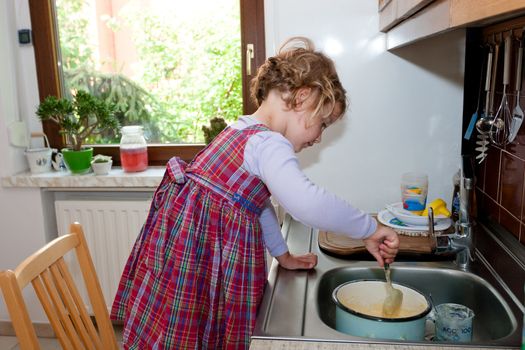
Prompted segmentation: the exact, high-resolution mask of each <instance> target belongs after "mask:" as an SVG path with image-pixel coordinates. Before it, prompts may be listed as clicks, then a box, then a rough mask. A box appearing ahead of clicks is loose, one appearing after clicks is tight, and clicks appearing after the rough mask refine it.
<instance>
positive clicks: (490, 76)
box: [476, 41, 499, 143]
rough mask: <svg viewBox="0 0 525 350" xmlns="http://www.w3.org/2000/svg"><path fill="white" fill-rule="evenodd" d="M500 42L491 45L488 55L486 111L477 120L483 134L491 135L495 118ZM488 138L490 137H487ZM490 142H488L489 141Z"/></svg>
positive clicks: (479, 129) (478, 129)
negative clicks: (495, 92) (495, 90)
mask: <svg viewBox="0 0 525 350" xmlns="http://www.w3.org/2000/svg"><path fill="white" fill-rule="evenodd" d="M498 54H499V44H498V43H496V42H495V41H494V45H493V46H491V45H489V53H488V57H487V75H486V78H485V93H486V97H485V113H484V114H483V115H482V117H481V118H480V119H479V120H478V121H477V122H476V130H477V131H478V132H479V133H480V134H481V135H487V136H488V135H489V134H490V130H491V128H492V123H493V120H494V105H493V103H494V89H495V86H496V71H497V67H498ZM487 138H488V137H487ZM487 143H488V142H487Z"/></svg>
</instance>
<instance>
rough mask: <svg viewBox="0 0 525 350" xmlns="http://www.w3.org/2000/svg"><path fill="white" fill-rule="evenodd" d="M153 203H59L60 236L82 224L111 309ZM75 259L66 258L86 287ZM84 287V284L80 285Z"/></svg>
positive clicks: (102, 201)
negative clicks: (76, 223) (73, 224)
mask: <svg viewBox="0 0 525 350" xmlns="http://www.w3.org/2000/svg"><path fill="white" fill-rule="evenodd" d="M149 205H150V200H133V201H130V200H128V201H126V200H119V201H115V200H57V201H55V210H56V218H57V227H58V234H59V235H64V234H66V233H68V232H69V225H70V224H71V223H72V222H75V221H78V222H79V223H80V224H81V225H82V227H83V229H84V233H85V235H86V240H87V243H88V246H89V251H90V253H91V257H92V258H93V263H94V265H95V269H96V270H97V275H98V278H99V281H100V285H101V287H102V292H103V293H104V299H105V301H106V304H107V306H108V309H110V308H111V305H112V303H113V300H114V298H115V293H116V292H117V287H118V283H119V281H120V276H121V274H122V271H123V270H124V265H125V263H126V261H127V258H128V256H129V253H130V252H131V249H132V247H133V244H134V243H135V240H136V238H137V236H138V234H139V233H140V229H141V228H142V225H143V224H144V222H145V220H146V217H147V215H148V210H149ZM72 260H73V257H66V261H67V262H68V264H69V266H70V269H71V273H72V274H73V277H74V278H75V281H76V282H77V283H83V282H81V281H82V277H81V273H80V269H79V267H78V265H75V264H72V263H71V261H72ZM80 285H83V284H80ZM81 289H82V290H81V293H82V297H83V299H84V301H85V302H86V305H88V308H89V309H90V310H91V306H90V305H89V303H88V302H87V301H88V297H87V293H86V292H84V288H83V287H82V288H81Z"/></svg>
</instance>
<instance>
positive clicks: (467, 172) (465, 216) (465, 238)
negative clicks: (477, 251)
mask: <svg viewBox="0 0 525 350" xmlns="http://www.w3.org/2000/svg"><path fill="white" fill-rule="evenodd" d="M473 195H474V166H473V164H472V159H471V157H469V156H463V162H462V167H461V179H460V190H459V199H460V200H459V218H458V220H457V221H456V222H455V223H454V233H451V234H446V235H439V236H435V239H436V248H435V254H438V255H443V254H454V253H455V254H456V261H455V262H456V265H457V266H458V267H459V268H460V269H462V270H466V269H467V268H468V266H469V263H470V262H471V261H473V260H474V238H473V233H474V230H473V225H474V221H473V218H472V217H471V206H472V198H473ZM428 222H429V231H430V235H431V236H432V237H434V211H433V209H432V208H429V209H428Z"/></svg>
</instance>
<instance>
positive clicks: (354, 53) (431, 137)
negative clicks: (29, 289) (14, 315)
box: [0, 0, 464, 321]
mask: <svg viewBox="0 0 525 350" xmlns="http://www.w3.org/2000/svg"><path fill="white" fill-rule="evenodd" d="M265 6H266V14H265V16H266V37H267V50H268V53H269V54H272V53H273V52H274V48H275V47H278V45H279V43H280V42H282V41H283V40H284V39H285V38H287V37H289V36H291V35H304V36H308V37H310V38H312V39H313V40H314V42H315V43H316V44H317V45H318V47H319V48H320V49H323V50H324V51H326V52H327V53H329V54H330V55H331V56H332V57H333V58H334V59H335V61H336V64H337V67H338V70H339V74H340V77H341V79H342V81H343V85H344V86H345V87H346V89H347V90H348V92H349V96H350V101H351V108H350V111H349V113H348V114H347V116H346V117H345V119H344V120H343V121H341V122H338V123H337V124H335V125H334V126H332V127H331V128H330V129H328V130H327V131H326V133H325V135H324V136H323V139H324V140H323V143H321V145H318V146H317V147H314V148H313V149H311V150H308V151H305V152H303V153H302V154H301V156H300V158H301V162H302V163H303V165H304V166H305V169H306V171H307V173H308V174H309V176H310V177H311V178H312V179H313V180H314V181H316V182H317V183H319V184H321V185H323V186H324V187H326V188H328V189H329V190H331V191H334V192H336V193H338V194H340V195H341V196H343V197H344V198H346V199H348V200H350V201H351V202H352V203H354V204H355V205H356V206H358V207H360V208H362V209H364V210H367V211H370V212H375V211H377V210H379V209H381V207H382V206H383V204H384V203H388V202H393V201H396V200H398V198H399V178H400V176H401V173H402V172H404V171H407V170H420V171H425V172H427V173H428V174H429V176H430V197H431V198H434V197H437V196H439V197H443V198H444V199H445V200H447V202H450V196H451V193H452V192H451V191H452V184H451V181H452V174H453V173H454V171H455V170H456V169H457V168H458V167H459V154H460V141H461V135H460V130H461V114H462V98H463V94H462V85H463V77H462V75H463V60H462V57H463V47H464V34H463V32H456V33H451V34H446V35H443V36H439V37H437V38H434V39H428V40H426V41H424V42H421V43H418V44H416V45H413V46H410V47H408V48H405V49H402V50H398V51H396V52H387V51H385V37H384V35H383V34H381V33H379V32H378V31H377V27H378V18H377V13H376V6H377V2H376V1H374V0H368V1H362V0H361V1H358V0H327V1H318V0H266V2H265ZM29 27H30V19H29V12H28V4H27V0H3V1H0V52H1V53H2V54H1V55H0V164H2V165H1V166H0V176H7V175H11V174H15V173H17V172H20V171H22V170H24V169H25V168H26V167H27V166H26V162H25V159H24V155H23V149H20V148H16V147H12V146H10V144H9V142H8V138H7V125H9V124H10V123H11V122H13V121H16V120H24V121H26V122H27V123H28V125H29V127H30V128H31V129H32V130H36V129H38V128H39V125H38V122H37V121H36V118H35V116H34V111H35V108H36V105H37V104H38V90H37V82H36V72H35V65H34V58H33V49H32V47H31V46H26V47H21V46H19V45H18V43H17V42H16V31H17V30H18V29H21V28H29ZM0 237H1V244H0V269H4V268H10V267H13V266H15V265H16V264H17V263H18V262H19V261H20V259H21V258H22V257H25V256H27V255H28V254H30V253H31V252H32V251H34V250H35V249H36V248H37V247H40V246H42V245H43V244H44V242H45V232H44V218H43V210H42V198H41V194H40V191H39V190H36V189H6V188H1V187H0ZM30 311H31V314H32V318H33V320H34V321H41V320H44V318H43V316H42V314H41V312H40V310H39V308H38V307H37V306H36V303H33V304H31V310H30ZM6 319H8V316H7V312H6V310H5V306H4V304H3V303H0V321H1V320H6Z"/></svg>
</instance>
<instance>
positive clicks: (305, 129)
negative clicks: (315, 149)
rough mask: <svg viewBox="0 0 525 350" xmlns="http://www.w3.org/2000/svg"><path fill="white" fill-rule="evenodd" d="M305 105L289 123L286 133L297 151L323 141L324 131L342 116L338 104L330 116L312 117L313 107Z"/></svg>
mask: <svg viewBox="0 0 525 350" xmlns="http://www.w3.org/2000/svg"><path fill="white" fill-rule="evenodd" d="M305 107H306V108H301V109H300V110H297V111H296V112H295V113H296V115H297V118H293V120H292V121H291V123H290V124H289V125H288V128H287V132H286V135H285V137H286V138H287V139H288V140H289V141H290V142H291V143H292V145H293V147H294V151H295V152H296V153H297V152H300V151H301V150H303V149H305V148H307V147H310V146H313V145H314V144H316V143H319V142H321V135H322V133H323V131H324V130H325V129H326V128H327V127H328V126H330V125H331V124H332V123H333V122H335V121H336V120H337V119H339V117H340V116H341V115H340V113H341V109H340V108H338V107H337V106H336V108H335V109H334V111H333V113H332V114H331V115H330V116H328V117H325V118H315V119H311V116H312V113H313V108H311V106H305ZM308 107H310V108H308Z"/></svg>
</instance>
